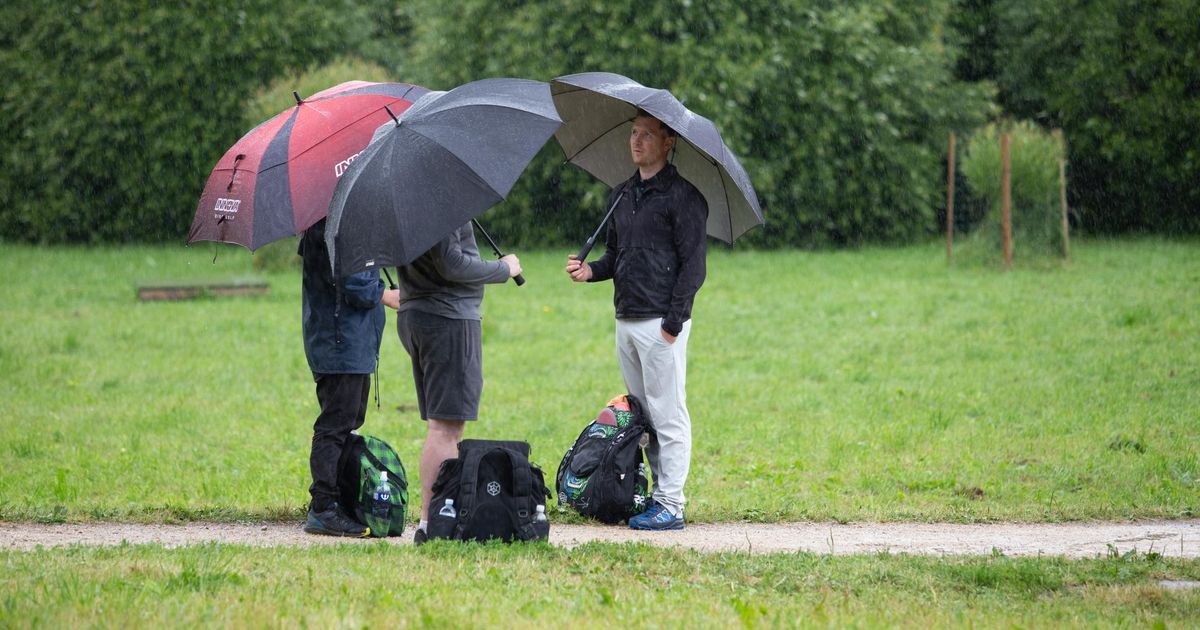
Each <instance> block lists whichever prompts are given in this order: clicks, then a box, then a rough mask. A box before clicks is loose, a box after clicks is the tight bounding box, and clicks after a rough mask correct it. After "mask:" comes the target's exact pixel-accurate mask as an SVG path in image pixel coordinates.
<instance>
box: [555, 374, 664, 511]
mask: <svg viewBox="0 0 1200 630" xmlns="http://www.w3.org/2000/svg"><path fill="white" fill-rule="evenodd" d="M653 433H654V429H653V428H652V427H651V426H650V422H649V420H648V419H647V417H646V413H645V411H644V410H643V407H642V404H641V401H639V400H638V399H637V398H635V397H633V396H631V395H626V396H618V397H616V398H614V399H612V400H611V401H609V403H608V406H607V407H605V409H604V410H603V411H601V412H600V415H599V416H597V417H596V419H595V420H594V421H592V423H591V424H589V425H588V426H587V427H585V428H584V430H583V432H582V433H580V434H579V438H578V439H576V440H575V444H574V445H573V446H572V447H571V448H569V449H567V453H566V455H563V458H562V462H561V463H560V464H559V465H558V476H557V478H556V484H555V485H556V486H557V490H558V502H559V504H561V505H569V506H571V507H572V508H574V509H575V510H576V511H578V512H579V513H580V514H583V515H584V516H591V517H593V518H595V519H597V520H600V521H603V522H605V523H620V522H622V521H624V520H626V519H628V518H629V517H630V516H634V515H637V514H640V513H642V512H643V511H644V510H645V509H646V508H647V507H648V506H649V505H650V503H649V501H650V483H649V480H648V479H647V478H646V465H645V445H646V443H647V441H648V439H649V438H650V436H652V435H653Z"/></svg>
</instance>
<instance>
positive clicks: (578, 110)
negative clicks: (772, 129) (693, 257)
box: [550, 72, 763, 243]
mask: <svg viewBox="0 0 1200 630" xmlns="http://www.w3.org/2000/svg"><path fill="white" fill-rule="evenodd" d="M550 90H551V93H552V94H553V96H554V105H555V107H557V108H558V113H559V115H560V116H562V119H563V124H562V126H561V127H559V129H558V131H557V132H555V134H554V137H555V138H556V139H557V140H558V143H559V145H560V146H562V149H563V153H565V154H566V158H567V161H569V162H571V163H572V164H574V165H576V166H578V167H580V168H582V169H583V170H585V171H587V172H589V173H591V174H592V175H593V176H595V177H596V178H597V179H599V180H600V181H602V182H604V183H605V184H608V185H609V186H617V185H618V184H620V183H621V182H624V181H625V180H627V179H629V176H630V175H632V174H633V171H634V166H633V161H632V159H631V158H630V155H629V133H630V129H632V127H633V118H634V116H635V115H636V114H637V110H638V109H639V108H641V109H643V110H645V111H646V112H648V113H649V114H650V115H652V116H654V117H655V118H657V119H659V120H660V121H662V123H663V124H665V125H667V126H668V127H670V128H671V129H674V130H675V133H676V134H678V138H677V139H676V142H675V150H674V154H673V156H672V157H671V163H672V164H674V165H675V168H677V169H679V174H680V175H682V176H683V177H684V178H685V179H687V180H688V181H689V182H691V183H692V185H693V186H695V187H696V188H697V189H699V191H700V194H702V195H704V199H705V201H707V202H708V225H707V229H708V234H709V235H710V236H713V237H716V238H719V239H721V240H723V241H725V242H727V243H732V242H733V241H734V239H736V238H737V237H739V236H741V235H742V234H743V233H744V232H745V231H746V230H749V229H750V228H752V227H754V226H756V225H762V222H763V217H762V208H760V207H759V204H758V197H757V196H756V195H755V194H754V186H753V185H751V183H750V178H749V177H748V176H747V175H746V169H744V168H742V165H741V163H740V162H738V159H737V157H736V156H735V155H734V154H733V152H732V151H730V150H729V147H726V146H725V142H724V141H722V140H721V134H720V133H719V132H718V131H717V128H716V127H715V126H714V125H713V123H712V121H710V120H709V119H707V118H705V117H703V116H700V115H698V114H696V113H694V112H692V111H691V110H689V109H688V108H687V107H684V106H683V103H680V102H679V100H678V99H676V98H675V97H674V96H672V95H671V93H670V92H667V91H666V90H658V89H654V88H648V87H646V86H644V85H642V84H640V83H638V82H637V81H634V80H633V79H630V78H628V77H624V76H621V75H619V74H612V73H609V72H584V73H582V74H572V75H568V76H564V77H559V78H557V79H554V80H553V81H551V82H550Z"/></svg>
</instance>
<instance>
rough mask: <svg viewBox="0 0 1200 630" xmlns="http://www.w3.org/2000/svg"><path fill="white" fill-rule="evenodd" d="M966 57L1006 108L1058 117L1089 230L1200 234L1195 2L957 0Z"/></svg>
mask: <svg viewBox="0 0 1200 630" xmlns="http://www.w3.org/2000/svg"><path fill="white" fill-rule="evenodd" d="M958 4H959V7H958V11H957V17H956V20H957V24H958V25H959V26H962V27H963V30H961V31H959V33H960V37H962V39H963V41H964V43H963V47H964V48H965V49H966V50H968V51H970V52H971V53H972V54H973V55H974V57H973V59H974V62H973V63H972V64H970V65H963V64H960V66H959V72H960V75H961V76H963V77H964V78H970V79H982V78H987V79H994V80H996V81H997V83H998V86H999V88H1000V92H999V99H1000V102H1001V104H1002V105H1003V106H1004V108H1005V109H1007V110H1008V111H1010V112H1012V113H1014V114H1016V115H1018V116H1021V117H1026V118H1034V119H1037V120H1039V121H1040V122H1041V123H1042V124H1043V125H1045V126H1047V127H1061V128H1062V129H1063V130H1064V132H1065V134H1066V139H1067V148H1068V152H1069V155H1070V159H1071V172H1070V192H1071V199H1072V202H1073V205H1075V206H1077V209H1078V211H1079V216H1080V220H1081V222H1082V223H1083V226H1084V227H1085V228H1087V229H1088V230H1091V231H1099V232H1107V233H1123V232H1130V231H1156V232H1166V233H1172V232H1185V233H1193V234H1195V233H1200V185H1197V182H1200V143H1198V142H1197V140H1196V138H1197V130H1198V129H1200V3H1198V2H1196V0H1156V1H1154V2H1143V1H1140V0H1063V1H1061V2H1025V1H1023V0H959V2H958Z"/></svg>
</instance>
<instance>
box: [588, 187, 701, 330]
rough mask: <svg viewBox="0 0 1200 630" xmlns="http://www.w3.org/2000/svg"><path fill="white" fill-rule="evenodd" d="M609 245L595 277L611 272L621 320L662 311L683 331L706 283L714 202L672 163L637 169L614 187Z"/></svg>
mask: <svg viewBox="0 0 1200 630" xmlns="http://www.w3.org/2000/svg"><path fill="white" fill-rule="evenodd" d="M618 197H620V202H619V203H618V204H617V207H616V210H614V211H613V216H612V218H611V219H609V222H608V233H607V236H606V237H605V247H606V251H605V252H604V255H603V256H601V257H600V258H599V259H597V260H596V261H595V262H591V263H588V264H589V266H590V267H591V269H592V278H591V280H589V281H590V282H599V281H601V280H608V279H610V278H611V279H612V281H613V305H614V306H615V307H616V311H617V318H618V319H640V318H648V317H661V318H663V323H662V328H663V330H665V331H667V332H668V333H670V334H672V335H678V334H679V331H680V330H682V329H683V324H684V322H686V321H687V320H688V319H690V318H691V316H692V301H693V300H694V299H695V297H696V292H697V291H699V290H700V286H701V285H702V284H704V275H705V262H704V258H705V253H706V242H705V238H706V234H707V231H706V224H707V222H708V203H707V202H705V201H704V197H703V196H702V195H701V194H700V191H698V190H696V187H695V186H693V185H692V184H691V183H690V182H688V181H687V180H686V179H684V178H682V177H680V176H679V171H678V170H676V169H675V166H674V165H671V164H668V165H666V166H664V167H663V168H662V170H660V171H659V172H658V173H656V174H655V175H654V177H651V178H650V179H648V180H645V181H643V180H642V179H641V176H640V175H639V174H638V173H636V172H635V173H634V174H633V177H630V178H629V179H627V180H625V182H624V183H623V184H621V185H620V186H617V187H616V188H613V190H612V192H610V193H609V197H608V205H609V206H610V207H611V206H612V204H613V202H614V201H616V200H617V198H618Z"/></svg>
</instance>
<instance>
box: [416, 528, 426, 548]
mask: <svg viewBox="0 0 1200 630" xmlns="http://www.w3.org/2000/svg"><path fill="white" fill-rule="evenodd" d="M426 542H429V533H428V532H426V531H425V530H423V529H421V528H419V527H418V528H417V533H415V534H413V544H414V545H417V546H420V545H424V544H425V543H426Z"/></svg>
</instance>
